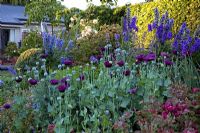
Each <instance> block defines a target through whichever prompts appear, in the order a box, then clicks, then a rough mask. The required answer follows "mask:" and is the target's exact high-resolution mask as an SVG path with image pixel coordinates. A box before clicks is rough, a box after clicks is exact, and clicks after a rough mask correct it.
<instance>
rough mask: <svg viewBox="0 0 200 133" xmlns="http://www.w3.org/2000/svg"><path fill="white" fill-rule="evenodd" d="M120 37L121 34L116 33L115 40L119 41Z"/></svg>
mask: <svg viewBox="0 0 200 133" xmlns="http://www.w3.org/2000/svg"><path fill="white" fill-rule="evenodd" d="M119 39H120V34H117V33H115V40H116V41H119Z"/></svg>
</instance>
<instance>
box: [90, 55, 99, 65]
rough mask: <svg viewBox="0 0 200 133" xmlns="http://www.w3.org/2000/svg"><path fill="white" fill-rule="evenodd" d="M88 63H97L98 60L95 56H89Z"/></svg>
mask: <svg viewBox="0 0 200 133" xmlns="http://www.w3.org/2000/svg"><path fill="white" fill-rule="evenodd" d="M90 62H92V63H97V62H98V59H97V58H96V57H95V56H90Z"/></svg>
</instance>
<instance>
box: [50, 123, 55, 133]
mask: <svg viewBox="0 0 200 133" xmlns="http://www.w3.org/2000/svg"><path fill="white" fill-rule="evenodd" d="M55 127H56V126H55V124H49V125H48V133H54V128H55Z"/></svg>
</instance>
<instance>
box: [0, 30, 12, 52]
mask: <svg viewBox="0 0 200 133" xmlns="http://www.w3.org/2000/svg"><path fill="white" fill-rule="evenodd" d="M9 35H10V30H9V29H0V51H3V50H4V49H5V47H6V46H7V44H8V41H9Z"/></svg>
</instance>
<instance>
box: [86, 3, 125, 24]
mask: <svg viewBox="0 0 200 133" xmlns="http://www.w3.org/2000/svg"><path fill="white" fill-rule="evenodd" d="M84 13H85V17H86V18H87V19H89V20H93V19H98V20H99V24H100V25H104V24H108V25H110V24H120V23H121V17H122V16H123V15H124V13H125V7H119V8H114V9H111V7H110V6H108V5H101V6H95V5H90V6H89V7H88V8H87V9H86V10H85V12H84Z"/></svg>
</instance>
